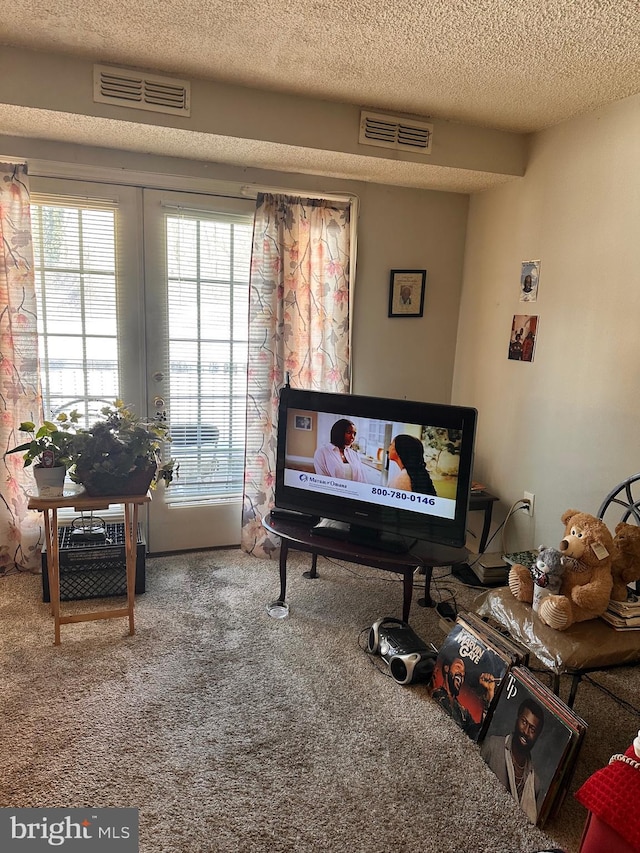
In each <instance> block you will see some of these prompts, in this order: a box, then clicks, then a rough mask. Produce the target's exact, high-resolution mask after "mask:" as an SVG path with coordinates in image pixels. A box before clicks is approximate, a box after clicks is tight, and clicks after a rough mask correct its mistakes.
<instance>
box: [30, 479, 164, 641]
mask: <svg viewBox="0 0 640 853" xmlns="http://www.w3.org/2000/svg"><path fill="white" fill-rule="evenodd" d="M150 500H151V495H150V494H149V492H147V493H146V494H145V495H107V496H105V497H90V496H89V495H87V494H86V492H80V493H79V494H73V495H69V494H68V495H63V496H62V497H59V498H39V497H31V498H29V509H35V510H38V511H39V512H41V513H42V514H43V515H44V535H45V546H46V549H47V572H48V574H49V590H50V595H51V612H52V614H53V619H54V641H53V642H54V645H56V646H59V645H60V625H68V624H70V623H71V622H90V621H93V620H94V619H116V618H121V617H122V618H123V617H128V619H129V634H135V625H134V618H133V608H134V604H135V586H136V556H137V555H136V546H137V542H138V508H139V507H140V506H141V504H145V503H149V501H150ZM112 504H122V505H123V508H124V541H125V555H126V572H127V606H126V607H122V608H119V609H113V608H112V609H111V610H99V611H96V612H93V613H74V614H73V615H71V616H61V615H60V552H59V547H58V510H59V509H67V508H73V509H75V510H76V512H85V511H91V510H97V509H108V508H109V507H110V506H111V505H112Z"/></svg>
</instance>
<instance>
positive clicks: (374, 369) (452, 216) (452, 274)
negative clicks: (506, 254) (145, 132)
mask: <svg viewBox="0 0 640 853" xmlns="http://www.w3.org/2000/svg"><path fill="white" fill-rule="evenodd" d="M8 156H15V157H22V158H25V159H27V161H30V160H31V161H33V162H34V163H35V162H36V161H51V162H53V163H62V164H66V167H65V169H64V170H63V171H65V173H69V172H70V173H73V174H75V173H76V172H78V173H80V174H82V176H83V177H84V179H86V180H91V176H92V169H94V170H95V169H99V170H100V175H101V176H104V175H105V174H107V172H109V170H113V174H114V176H115V179H116V180H118V179H120V175H122V174H123V172H125V171H130V172H131V171H133V172H136V171H144V172H156V173H158V174H162V175H166V176H171V181H172V186H173V187H174V188H177V186H180V180H181V177H184V179H185V180H186V181H188V182H189V189H191V190H194V189H196V187H197V181H198V180H199V179H201V180H202V181H205V182H211V181H227V182H236V183H237V184H238V185H240V184H242V185H251V184H262V185H267V186H269V187H274V188H281V189H282V190H283V191H286V190H287V189H293V190H294V191H300V190H307V191H309V192H327V193H350V194H354V195H356V196H358V198H359V200H360V204H359V208H360V220H359V224H358V232H359V233H358V258H357V272H356V285H355V297H354V329H353V353H352V361H353V391H354V392H355V393H358V394H377V395H380V396H386V397H393V398H402V397H406V398H407V399H419V400H431V401H435V402H445V403H446V402H449V400H450V395H451V383H452V378H453V365H454V358H455V344H456V341H455V336H456V326H457V322H458V308H459V299H460V291H461V287H462V264H463V253H464V242H465V230H466V222H467V212H468V205H469V197H468V196H467V195H464V194H461V193H447V192H436V191H433V190H422V189H407V188H403V187H392V186H387V185H381V184H372V183H364V182H358V181H344V180H338V179H332V178H326V177H312V176H309V175H301V174H286V173H282V172H271V171H267V170H259V169H244V168H237V167H233V166H226V165H220V164H216V163H202V162H197V161H194V160H181V159H178V158H170V157H158V156H154V155H143V154H139V153H135V152H124V151H116V150H112V149H105V148H92V147H88V146H79V145H70V144H67V143H60V142H47V141H39V140H33V139H22V138H19V137H8V136H0V157H8ZM32 184H33V185H34V187H35V188H36V189H37V178H35V177H34V178H32ZM391 269H426V270H427V286H426V299H425V310H424V316H423V317H420V318H404V317H403V318H388V316H387V313H388V298H389V271H390V270H391Z"/></svg>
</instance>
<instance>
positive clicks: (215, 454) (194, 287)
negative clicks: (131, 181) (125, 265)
mask: <svg viewBox="0 0 640 853" xmlns="http://www.w3.org/2000/svg"><path fill="white" fill-rule="evenodd" d="M166 233H167V240H166V246H167V270H168V282H167V295H168V328H169V335H168V337H169V341H168V346H169V399H170V411H169V427H170V432H171V436H172V438H173V443H172V445H171V447H170V453H171V455H172V456H173V457H174V458H175V459H176V460H177V461H178V462H179V463H180V473H179V477H178V479H177V480H175V481H174V482H173V483H172V485H171V488H170V489H169V490H168V491H167V493H166V498H165V500H166V501H167V503H169V504H171V503H180V502H182V501H185V500H194V499H196V500H209V501H211V500H213V501H215V500H221V501H227V500H237V499H238V498H239V497H240V496H241V494H242V485H243V472H244V430H245V410H246V402H245V401H246V371H247V337H248V330H247V324H248V299H249V257H250V250H251V234H252V221H251V219H249V218H243V219H242V220H238V221H229V217H224V218H223V217H222V216H221V217H220V221H218V220H217V219H216V216H215V214H211V213H207V214H205V213H204V212H203V214H202V215H201V216H200V215H199V214H198V213H197V212H196V213H189V214H186V213H185V214H181V215H171V214H169V215H167V217H166Z"/></svg>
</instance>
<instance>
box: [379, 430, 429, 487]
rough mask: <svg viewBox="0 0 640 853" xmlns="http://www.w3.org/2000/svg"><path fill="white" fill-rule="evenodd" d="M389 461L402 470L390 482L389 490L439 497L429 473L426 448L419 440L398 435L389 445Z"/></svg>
mask: <svg viewBox="0 0 640 853" xmlns="http://www.w3.org/2000/svg"><path fill="white" fill-rule="evenodd" d="M389 459H390V460H391V462H395V463H396V465H398V466H399V468H400V469H401V470H400V473H399V474H396V476H395V477H393V478H392V479H391V480H390V481H389V483H388V485H389V488H391V489H404V491H406V492H420V493H421V494H423V495H436V496H437V492H436V490H435V487H434V485H433V482H432V480H431V476H430V475H429V472H428V471H427V466H426V464H425V461H424V447H423V445H422V442H421V441H420V439H419V438H416V437H415V436H414V435H405V434H404V433H401V434H400V435H396V437H395V438H394V439H393V441H392V442H391V444H390V445H389Z"/></svg>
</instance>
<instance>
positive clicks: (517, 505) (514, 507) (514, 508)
mask: <svg viewBox="0 0 640 853" xmlns="http://www.w3.org/2000/svg"><path fill="white" fill-rule="evenodd" d="M528 506H529V503H528V501H524V500H523V499H522V498H518V500H517V501H514V502H513V503H512V504H511V506H510V507H509V512H508V513H507V515H506V517H505V519H504V521H503V522H502V523H501V524H499V525H498V527H497V528H496V529H495V530H494V531H493V533H492V534H491V536H490V537H489V539H488V540H487V544H486V545H485V549H484V551H483V552H482V554H477V555H476V558H475V560H474V561H473V562H472V563H468V564H467V565H468V566H469V568H471V567H472V566H475V564H476V563H477V562H478V560H479V559H480V558H481V557H482V555H483V554H485V553H486V552H487V549H488V548H489V545H490V544H491V543H492V542H493V540H494V539H495V538H496V536H497V535H498V533H500V532H502V540H501V543H502V551H501V553H502V554H505V553H506V547H505V539H504V531H505V530H506V526H507V522H508V521H509V519H510V518H511V516H512V515H514V514H515V513H516V512H519V511H521V510H525V509H527V507H528ZM483 589H484V587H483Z"/></svg>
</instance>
